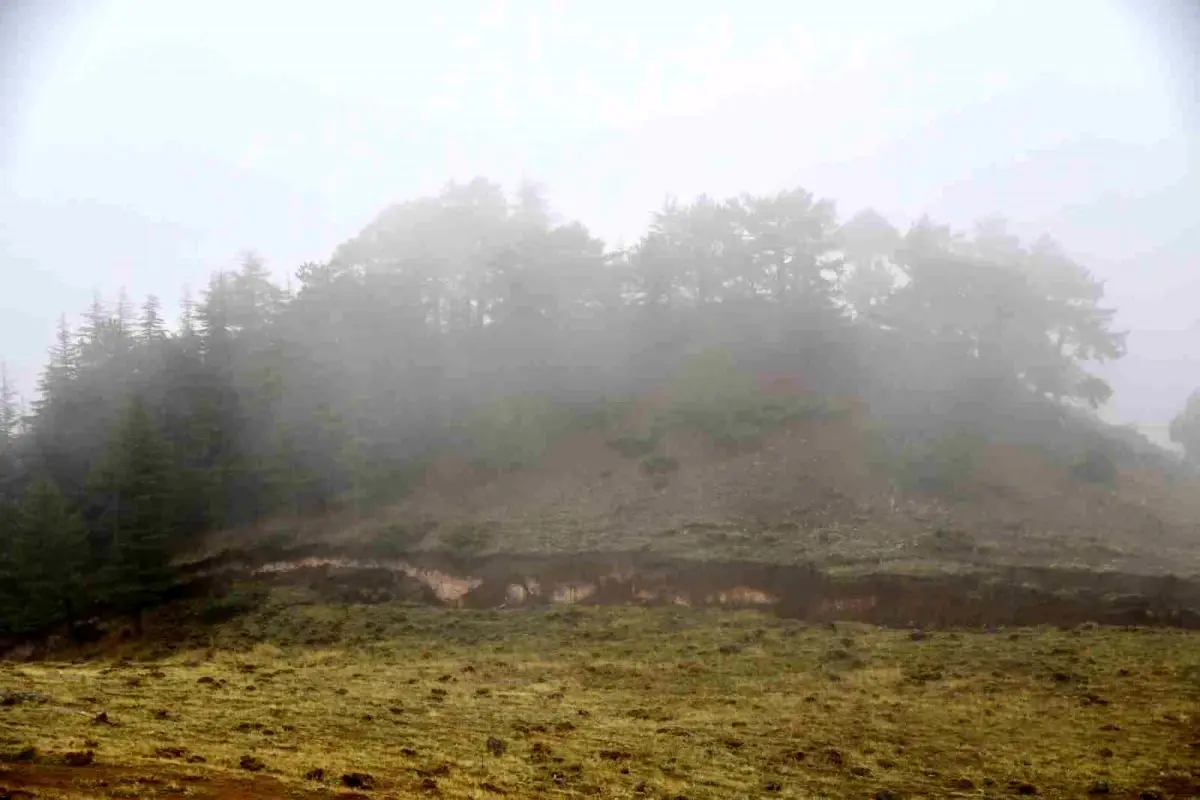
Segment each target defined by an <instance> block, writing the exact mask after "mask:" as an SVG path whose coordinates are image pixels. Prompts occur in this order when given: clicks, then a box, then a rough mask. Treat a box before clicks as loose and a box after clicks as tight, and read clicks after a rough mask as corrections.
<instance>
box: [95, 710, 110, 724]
mask: <svg viewBox="0 0 1200 800" xmlns="http://www.w3.org/2000/svg"><path fill="white" fill-rule="evenodd" d="M92 724H93V725H114V724H115V723H114V722H113V721H112V720H110V719H109V718H108V712H107V711H101V712H100V713H99V714H97V715H96V716H94V717H92Z"/></svg>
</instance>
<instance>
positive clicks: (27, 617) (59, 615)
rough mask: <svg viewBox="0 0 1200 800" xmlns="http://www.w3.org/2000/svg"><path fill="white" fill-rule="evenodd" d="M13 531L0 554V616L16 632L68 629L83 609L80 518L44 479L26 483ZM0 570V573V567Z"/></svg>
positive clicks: (83, 533) (83, 541) (84, 547)
mask: <svg viewBox="0 0 1200 800" xmlns="http://www.w3.org/2000/svg"><path fill="white" fill-rule="evenodd" d="M13 521H14V523H15V524H14V525H13V531H12V535H11V537H9V538H8V540H7V542H6V543H5V544H7V547H5V548H4V550H5V552H4V554H3V555H0V558H3V559H4V560H5V561H6V562H7V565H8V569H7V571H9V572H11V573H12V575H11V579H10V580H11V582H10V581H5V582H4V583H6V584H7V586H6V589H5V590H3V595H2V596H0V608H3V607H4V606H5V605H7V606H8V608H3V611H4V613H0V618H3V619H6V620H8V625H9V626H10V627H11V628H12V629H14V630H16V631H33V630H38V629H40V628H42V627H44V626H46V625H48V624H52V623H54V622H65V623H67V625H68V627H71V626H73V624H74V622H75V619H76V614H77V612H78V611H79V610H80V608H81V607H82V606H83V605H84V602H85V597H84V579H83V567H84V565H85V564H86V562H87V556H88V551H87V530H86V528H85V527H84V524H83V520H82V518H81V517H80V516H79V515H78V514H77V513H75V512H74V511H72V510H71V509H70V507H69V506H68V503H67V500H66V498H64V497H63V495H62V493H61V492H60V491H59V490H58V487H57V486H55V485H54V483H53V481H51V480H50V479H49V478H47V477H45V476H39V477H37V478H35V479H34V481H33V482H32V483H31V484H30V485H29V488H28V489H27V490H26V492H25V495H24V497H23V498H22V500H21V503H20V505H19V507H18V508H17V511H16V514H15V517H14V519H13ZM0 571H5V570H4V569H3V568H0Z"/></svg>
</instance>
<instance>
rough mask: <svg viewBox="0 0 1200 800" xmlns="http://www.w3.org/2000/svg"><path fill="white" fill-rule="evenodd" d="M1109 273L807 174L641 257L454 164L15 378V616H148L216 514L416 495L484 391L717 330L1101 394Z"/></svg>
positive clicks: (12, 627) (678, 346) (903, 405)
mask: <svg viewBox="0 0 1200 800" xmlns="http://www.w3.org/2000/svg"><path fill="white" fill-rule="evenodd" d="M1102 294H1103V291H1102V287H1101V285H1100V284H1099V283H1098V282H1097V281H1096V280H1094V279H1093V278H1092V276H1091V275H1090V274H1089V273H1088V271H1087V270H1086V269H1085V268H1083V267H1082V266H1080V265H1079V264H1076V263H1074V262H1073V261H1071V260H1070V259H1069V258H1067V257H1066V256H1065V255H1064V254H1063V253H1062V252H1061V251H1060V249H1059V248H1057V247H1056V246H1055V245H1054V244H1053V243H1052V242H1049V241H1045V240H1043V241H1039V242H1037V243H1035V244H1033V245H1032V246H1028V247H1027V246H1023V245H1022V244H1021V243H1020V242H1019V241H1017V240H1016V239H1015V238H1014V237H1012V236H1010V235H1008V234H1007V232H1006V231H1005V229H1004V226H1003V224H1002V223H999V222H995V221H991V222H987V223H984V224H981V225H980V226H978V227H977V229H976V230H975V231H974V233H973V234H972V235H971V236H969V237H964V236H959V235H955V234H953V233H952V232H951V231H950V230H948V229H947V228H944V227H938V226H936V225H934V224H933V223H931V222H929V221H923V222H921V223H920V224H918V225H916V226H914V227H913V228H912V229H911V230H909V231H907V232H905V233H903V234H902V233H901V232H899V231H897V230H896V229H894V228H893V227H892V226H891V225H889V224H888V223H887V222H886V221H885V220H884V219H883V218H881V217H880V216H878V215H877V214H874V213H872V212H864V213H860V214H858V215H857V216H854V217H853V218H851V219H849V220H848V221H845V222H841V221H839V219H838V217H837V214H836V212H835V208H834V206H833V204H832V203H830V202H828V201H824V200H820V201H819V200H816V199H815V198H814V197H813V196H812V195H811V194H809V193H808V192H805V191H802V190H796V191H791V192H784V193H781V194H778V195H774V196H769V197H748V196H746V197H740V198H734V199H730V200H725V201H715V200H712V199H709V198H704V197H702V198H699V199H698V200H696V201H695V202H693V203H691V204H675V203H671V204H668V205H667V206H666V207H664V208H663V210H662V211H661V212H660V213H658V214H656V215H655V217H654V219H653V222H652V224H651V226H650V228H649V230H648V231H647V232H646V233H645V235H644V236H643V237H642V239H641V240H640V241H639V242H638V243H637V244H636V245H634V246H633V247H630V248H628V249H624V250H612V249H606V247H605V246H604V244H603V243H602V242H601V241H599V240H598V239H596V238H594V237H593V236H591V235H590V234H589V232H588V230H587V229H586V228H585V227H584V226H583V225H581V224H579V223H568V224H558V223H556V222H555V221H554V219H553V218H552V215H551V213H550V211H549V209H548V207H547V204H546V202H545V201H544V199H543V197H542V195H541V194H540V192H539V191H538V190H537V189H536V188H534V187H531V186H523V187H522V188H521V189H520V190H519V192H518V193H517V196H516V197H515V198H511V199H510V198H509V197H507V196H506V195H505V194H504V192H503V191H502V189H501V188H500V187H498V186H497V185H495V184H493V183H490V182H488V181H485V180H476V181H473V182H471V183H469V184H466V185H450V186H449V187H447V188H446V189H445V190H444V191H443V192H442V193H441V194H440V195H438V196H436V197H430V198H425V199H420V200H416V201H413V202H408V203H404V204H400V205H396V206H393V207H391V208H389V209H387V210H386V211H384V212H383V213H382V214H381V215H380V216H379V217H378V218H377V219H376V220H375V221H374V222H372V223H371V224H370V225H369V226H368V227H367V228H366V229H365V230H364V231H362V233H361V234H359V235H358V236H357V237H355V238H354V239H352V240H350V241H348V242H346V243H345V244H343V245H342V246H340V247H339V248H338V249H337V250H336V252H335V253H334V254H333V255H332V257H331V258H330V259H329V260H328V261H326V262H324V263H310V264H305V265H303V266H301V267H300V268H299V269H298V270H297V271H296V272H295V280H294V281H289V285H288V287H287V288H285V287H282V286H280V285H278V284H277V283H275V282H274V281H273V280H272V279H271V276H270V273H269V272H268V270H267V269H266V267H265V266H264V264H263V263H262V262H261V261H260V260H259V259H257V258H255V257H254V256H250V255H248V256H246V257H245V259H244V260H243V262H242V264H241V267H240V268H239V269H237V270H235V271H232V272H218V273H216V274H214V275H213V276H212V278H211V280H210V282H209V284H208V286H207V288H206V289H205V290H204V291H203V293H202V294H201V295H200V296H199V297H198V298H197V299H195V300H194V301H193V300H192V299H189V298H185V299H184V300H183V301H182V303H181V304H180V307H179V309H178V314H177V315H172V316H173V317H175V319H173V320H172V322H171V323H170V324H168V321H167V320H166V318H165V316H164V313H163V310H162V308H161V307H160V304H159V301H158V300H157V299H156V298H154V297H150V298H147V299H146V301H145V302H144V303H142V304H141V305H140V306H139V307H135V306H134V304H132V303H131V302H130V301H129V300H127V299H126V298H125V297H123V296H122V297H121V298H119V299H118V300H117V301H116V302H115V303H114V304H111V305H110V304H105V303H104V302H102V301H101V300H99V299H97V300H96V302H94V303H93V305H92V307H91V308H90V309H88V310H87V312H86V313H85V314H84V315H83V318H82V324H80V325H79V326H78V327H74V328H73V327H72V326H70V325H69V324H68V321H67V320H66V318H65V317H64V318H63V320H62V321H61V323H60V325H59V329H58V336H57V340H56V344H55V346H54V348H53V349H52V351H51V353H50V357H49V362H48V363H47V365H46V367H45V370H44V372H43V374H42V378H41V381H40V385H39V387H38V398H37V400H36V402H35V403H33V404H32V408H31V409H30V410H29V413H21V412H20V411H19V409H18V405H17V402H16V398H15V394H14V393H13V392H12V391H11V387H8V386H7V385H5V387H4V391H3V392H2V393H0V399H2V405H0V532H2V533H0V633H3V632H9V633H13V632H19V631H27V630H34V629H38V628H41V627H44V626H46V625H48V624H53V623H56V622H60V621H68V622H70V621H71V620H73V619H77V618H79V617H80V615H81V614H83V613H85V612H90V610H92V609H95V608H98V607H104V608H108V609H111V610H114V611H121V612H129V613H136V612H138V611H139V610H140V609H142V608H144V607H145V606H146V605H147V604H148V603H150V602H152V601H153V600H154V599H155V598H156V597H158V596H159V595H160V593H161V592H162V591H163V589H164V587H166V586H167V585H168V584H169V582H170V569H169V555H170V553H172V552H173V551H175V550H176V549H178V548H179V547H181V546H183V545H185V544H186V543H187V542H188V541H189V540H191V539H193V538H194V537H196V536H197V535H199V534H201V533H202V532H204V531H206V530H210V529H217V528H228V527H232V526H238V525H243V524H247V523H252V522H254V521H255V520H259V519H262V518H264V517H267V516H270V515H273V514H279V513H291V514H307V513H321V512H324V511H326V510H328V509H330V508H331V507H337V508H347V507H349V508H360V507H362V506H364V505H365V504H370V503H372V502H376V501H380V500H386V499H394V498H395V496H396V495H397V493H398V492H399V491H401V490H402V487H403V485H404V482H405V481H406V480H407V479H408V478H409V477H410V476H411V475H413V474H414V473H415V471H416V470H418V469H419V467H420V465H421V464H422V462H423V460H424V459H425V458H427V456H428V455H429V454H430V453H432V452H434V451H436V450H438V449H440V448H444V447H447V446H456V445H458V446H468V447H469V446H470V445H471V442H470V439H471V436H472V434H471V428H470V426H464V425H463V424H461V423H462V422H463V421H464V420H468V419H471V418H472V415H473V414H477V412H478V411H479V410H480V409H486V408H488V407H491V406H494V404H496V403H498V402H502V401H505V400H506V399H511V398H520V397H524V398H537V399H538V400H539V402H541V403H543V404H545V403H548V404H552V405H553V406H555V407H556V408H566V409H580V410H583V409H586V408H588V407H589V406H590V405H593V404H595V403H597V402H599V401H602V400H604V399H606V398H614V397H628V396H631V395H633V394H637V393H640V392H645V391H648V390H651V389H653V388H654V387H656V386H658V385H660V384H661V382H662V381H663V379H664V376H669V375H671V374H672V373H674V372H675V371H677V370H678V369H679V368H680V366H681V365H682V364H683V363H684V362H685V360H686V359H687V358H688V357H689V356H690V355H692V354H694V353H695V352H697V351H699V350H704V349H711V348H721V349H723V350H724V351H725V352H726V353H727V354H729V356H730V357H731V358H732V360H733V363H735V364H737V365H739V367H740V368H744V369H746V370H772V371H775V372H788V373H791V374H796V375H800V376H802V378H803V381H804V383H805V385H806V386H808V387H809V388H811V389H812V390H813V391H815V392H818V393H822V394H827V395H833V394H841V395H856V396H858V397H861V398H864V399H866V400H867V401H868V402H869V403H870V406H871V408H872V409H873V410H874V411H875V412H876V413H878V414H880V415H883V416H886V417H888V418H889V419H891V420H892V421H893V422H894V423H895V424H896V425H898V426H900V427H908V428H911V429H913V430H918V429H920V428H921V426H922V425H926V426H928V425H930V424H936V425H945V424H946V423H947V420H954V421H956V423H957V424H964V425H965V424H972V425H974V424H977V423H981V422H982V421H986V420H987V419H992V418H996V419H998V418H1003V417H1004V412H1003V409H1004V408H1009V407H1011V406H1012V404H1019V403H1029V402H1031V401H1036V402H1038V403H1041V404H1043V405H1050V406H1053V405H1061V404H1064V403H1070V402H1082V403H1090V404H1093V405H1094V404H1098V403H1101V402H1103V401H1104V400H1105V399H1106V398H1107V396H1108V393H1109V390H1108V387H1107V386H1106V385H1105V384H1104V382H1103V381H1101V380H1100V379H1098V378H1096V377H1094V376H1091V375H1089V374H1088V373H1087V372H1086V371H1085V366H1086V363H1087V362H1088V361H1092V360H1101V359H1106V358H1115V357H1118V356H1119V355H1120V354H1121V352H1122V348H1123V340H1122V337H1121V335H1119V334H1117V333H1115V332H1113V331H1112V329H1111V318H1112V312H1111V311H1110V310H1107V309H1104V308H1102V307H1101V306H1100V302H1101V299H1102ZM998 410H999V412H1000V413H997V412H998Z"/></svg>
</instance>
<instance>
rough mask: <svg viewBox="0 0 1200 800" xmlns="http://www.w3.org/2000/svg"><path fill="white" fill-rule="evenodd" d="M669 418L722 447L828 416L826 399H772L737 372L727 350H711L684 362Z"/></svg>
mask: <svg viewBox="0 0 1200 800" xmlns="http://www.w3.org/2000/svg"><path fill="white" fill-rule="evenodd" d="M670 403H671V405H670V408H669V410H668V411H667V419H668V420H669V421H670V422H671V423H674V424H679V425H682V426H685V427H690V428H694V429H696V430H699V431H702V432H704V433H705V434H707V435H708V436H709V437H710V438H711V439H712V440H713V441H714V442H716V443H718V444H729V445H737V444H747V443H749V442H753V441H756V440H757V439H759V438H760V437H762V435H763V434H764V433H765V432H766V431H768V430H770V429H771V428H774V427H777V426H779V425H782V424H784V423H786V422H789V421H792V420H797V419H805V418H810V417H814V416H820V415H823V414H825V413H827V412H828V411H829V406H828V404H827V403H826V401H824V400H823V399H820V398H813V397H808V396H770V395H765V394H763V393H762V392H760V391H759V390H758V387H757V386H756V384H755V381H754V378H753V377H752V376H751V375H748V374H746V373H745V372H743V371H742V370H739V369H738V368H737V365H736V364H735V363H734V361H733V359H732V357H731V356H730V355H729V353H728V352H727V351H723V350H709V351H706V352H702V353H698V354H696V355H694V356H692V357H691V358H690V359H688V361H687V362H685V364H684V366H683V368H682V369H681V370H680V372H679V374H678V375H677V376H676V378H675V380H674V381H673V383H672V385H671V388H670Z"/></svg>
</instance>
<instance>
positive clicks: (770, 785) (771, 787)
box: [763, 781, 783, 792]
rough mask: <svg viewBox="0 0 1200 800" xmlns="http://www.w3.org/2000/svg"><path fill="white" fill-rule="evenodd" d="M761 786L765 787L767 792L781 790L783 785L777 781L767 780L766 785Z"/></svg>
mask: <svg viewBox="0 0 1200 800" xmlns="http://www.w3.org/2000/svg"><path fill="white" fill-rule="evenodd" d="M763 788H764V789H766V790H767V791H768V792H779V791H783V786H782V785H781V784H780V783H779V782H778V781H767V784H766V786H764V787H763Z"/></svg>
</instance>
